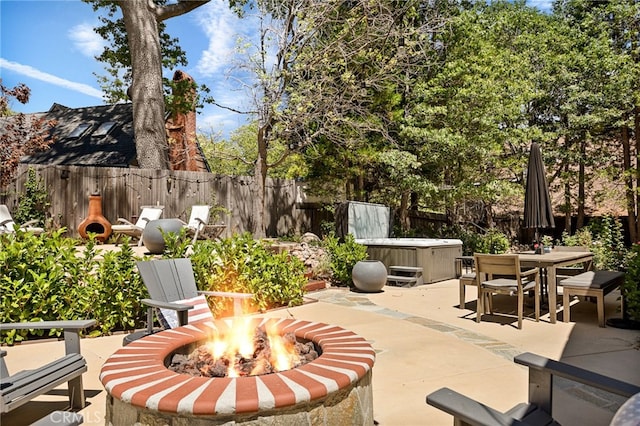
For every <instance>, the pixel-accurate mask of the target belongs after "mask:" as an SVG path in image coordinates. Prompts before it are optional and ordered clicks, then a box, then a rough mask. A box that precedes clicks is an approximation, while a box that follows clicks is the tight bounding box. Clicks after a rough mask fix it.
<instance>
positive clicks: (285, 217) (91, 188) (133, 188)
mask: <svg viewBox="0 0 640 426" xmlns="http://www.w3.org/2000/svg"><path fill="white" fill-rule="evenodd" d="M30 167H32V168H33V169H35V171H36V174H37V175H38V177H39V179H42V181H43V182H44V185H45V187H46V191H47V193H48V195H49V200H50V202H51V207H50V209H49V213H50V215H51V218H52V223H53V226H55V227H61V226H65V227H67V229H68V234H69V235H70V236H77V235H78V233H77V228H78V225H79V224H80V223H81V222H82V221H83V220H84V219H85V218H86V216H87V214H88V206H89V196H90V195H92V194H94V193H99V194H100V195H101V196H102V214H103V216H105V217H106V218H107V220H109V221H110V222H111V223H117V219H118V218H119V217H122V218H126V219H127V220H131V221H135V219H136V217H137V215H138V214H139V213H140V210H141V206H145V205H162V206H164V213H163V217H165V218H174V217H177V218H180V219H182V220H184V221H186V220H187V219H188V217H189V213H190V208H191V206H192V205H194V204H209V205H212V206H219V207H221V208H222V209H221V210H222V212H221V214H220V217H219V218H217V219H216V218H214V217H213V216H212V219H211V220H210V223H211V224H224V225H226V229H225V232H224V234H223V236H229V235H231V234H232V233H238V232H245V231H249V230H251V228H252V208H253V206H252V202H253V195H252V194H251V188H252V186H251V182H252V179H253V178H252V177H247V176H240V177H238V176H217V175H213V174H211V173H207V172H185V171H170V170H149V169H127V168H106V167H79V166H35V165H24V164H22V165H20V168H19V169H18V176H17V179H16V181H15V183H13V184H12V185H10V187H8V188H5V189H4V190H3V191H2V192H1V193H0V204H7V206H8V207H9V210H10V211H15V209H16V208H17V205H18V197H19V196H20V195H21V194H23V193H24V188H25V182H26V181H27V178H28V169H29V168H30ZM297 192H298V191H297V188H296V184H295V181H293V180H290V179H268V180H267V185H266V198H265V203H266V209H265V210H266V213H265V224H266V233H267V236H272V237H276V236H282V235H287V234H294V233H298V234H300V233H304V232H314V233H316V234H319V233H320V223H321V221H323V220H333V218H332V217H328V216H327V214H323V213H322V212H321V211H320V210H318V209H317V207H316V206H305V205H304V204H302V203H300V202H298V201H299V200H298V199H297V195H298V194H297Z"/></svg>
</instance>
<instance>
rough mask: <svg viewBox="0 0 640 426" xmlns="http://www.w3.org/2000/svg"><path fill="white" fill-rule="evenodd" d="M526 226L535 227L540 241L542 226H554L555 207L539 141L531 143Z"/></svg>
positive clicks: (526, 192)
mask: <svg viewBox="0 0 640 426" xmlns="http://www.w3.org/2000/svg"><path fill="white" fill-rule="evenodd" d="M524 227H525V228H534V229H535V242H538V238H539V236H538V230H539V229H540V228H554V227H555V222H554V221H553V209H552V207H551V197H550V196H549V185H548V184H547V177H546V173H545V169H544V162H543V161H542V153H541V152H540V146H538V144H537V143H535V142H534V143H532V144H531V152H530V154H529V163H528V165H527V186H526V191H525V194H524Z"/></svg>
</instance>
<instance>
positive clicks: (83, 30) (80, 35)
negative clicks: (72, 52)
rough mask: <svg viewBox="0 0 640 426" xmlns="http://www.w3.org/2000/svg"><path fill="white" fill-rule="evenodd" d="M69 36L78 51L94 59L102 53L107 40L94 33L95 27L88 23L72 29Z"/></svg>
mask: <svg viewBox="0 0 640 426" xmlns="http://www.w3.org/2000/svg"><path fill="white" fill-rule="evenodd" d="M67 35H68V36H69V38H70V39H71V41H72V42H73V44H74V46H75V47H76V49H78V50H79V51H80V53H82V54H83V55H84V56H86V57H88V58H91V59H93V58H94V57H95V56H97V55H99V54H101V53H102V50H103V49H104V45H105V40H104V39H103V38H102V37H100V36H99V35H98V34H96V32H95V31H93V26H92V25H89V24H87V23H84V24H78V25H76V26H74V27H72V28H71V29H70V30H69V31H68V33H67Z"/></svg>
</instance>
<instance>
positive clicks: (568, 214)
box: [564, 163, 571, 235]
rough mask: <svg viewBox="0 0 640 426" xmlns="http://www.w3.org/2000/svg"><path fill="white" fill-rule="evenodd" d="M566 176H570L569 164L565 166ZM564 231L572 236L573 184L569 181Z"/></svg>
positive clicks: (565, 200)
mask: <svg viewBox="0 0 640 426" xmlns="http://www.w3.org/2000/svg"><path fill="white" fill-rule="evenodd" d="M564 171H565V175H566V176H569V164H568V163H566V164H565V165H564ZM564 230H565V231H566V233H567V234H569V235H571V184H570V183H569V181H568V180H567V181H565V183H564Z"/></svg>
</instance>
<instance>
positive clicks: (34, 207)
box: [13, 167, 50, 226]
mask: <svg viewBox="0 0 640 426" xmlns="http://www.w3.org/2000/svg"><path fill="white" fill-rule="evenodd" d="M24 189H25V192H24V194H21V195H20V196H19V198H18V209H17V210H16V212H15V213H14V214H13V219H14V220H15V221H16V223H25V222H27V221H28V220H37V221H38V222H37V224H38V225H39V226H43V225H44V224H45V220H46V218H47V210H48V209H49V206H50V203H49V194H48V193H47V190H46V188H45V186H44V182H43V180H42V178H40V179H38V177H37V175H36V171H35V170H34V169H33V168H32V167H29V171H28V175H27V181H26V183H25V185H24Z"/></svg>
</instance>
